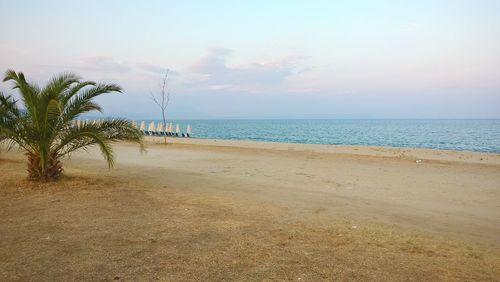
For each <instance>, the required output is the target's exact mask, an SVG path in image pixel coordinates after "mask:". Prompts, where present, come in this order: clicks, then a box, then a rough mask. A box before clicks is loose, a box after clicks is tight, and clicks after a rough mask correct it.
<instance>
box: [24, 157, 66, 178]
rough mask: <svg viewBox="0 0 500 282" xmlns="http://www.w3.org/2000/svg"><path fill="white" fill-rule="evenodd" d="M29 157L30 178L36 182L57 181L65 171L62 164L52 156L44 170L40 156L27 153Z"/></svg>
mask: <svg viewBox="0 0 500 282" xmlns="http://www.w3.org/2000/svg"><path fill="white" fill-rule="evenodd" d="M26 155H27V156H28V178H29V179H31V180H36V181H51V180H57V179H58V178H59V177H60V176H61V173H62V171H63V168H62V163H61V161H60V160H59V158H57V157H56V156H50V157H49V159H48V160H47V164H46V165H45V170H44V169H43V166H42V163H41V159H40V156H39V155H37V154H33V153H26Z"/></svg>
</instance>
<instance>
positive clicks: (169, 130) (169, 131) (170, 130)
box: [168, 123, 173, 134]
mask: <svg viewBox="0 0 500 282" xmlns="http://www.w3.org/2000/svg"><path fill="white" fill-rule="evenodd" d="M172 131H173V129H172V123H169V124H168V133H170V134H172Z"/></svg>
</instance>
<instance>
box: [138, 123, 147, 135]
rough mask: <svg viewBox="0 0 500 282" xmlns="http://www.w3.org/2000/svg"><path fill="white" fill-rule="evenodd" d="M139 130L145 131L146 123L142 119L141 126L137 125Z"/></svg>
mask: <svg viewBox="0 0 500 282" xmlns="http://www.w3.org/2000/svg"><path fill="white" fill-rule="evenodd" d="M139 130H140V131H142V132H144V131H146V123H145V122H144V121H141V126H140V127H139Z"/></svg>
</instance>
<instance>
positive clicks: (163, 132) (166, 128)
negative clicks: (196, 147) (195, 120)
mask: <svg viewBox="0 0 500 282" xmlns="http://www.w3.org/2000/svg"><path fill="white" fill-rule="evenodd" d="M132 125H133V126H134V127H135V128H138V129H139V130H140V131H141V132H143V133H144V135H149V136H173V137H191V125H190V124H188V125H187V127H186V132H185V133H184V132H181V130H180V126H179V124H176V125H175V130H174V124H173V123H167V124H165V125H163V122H158V124H157V125H155V122H154V121H152V122H150V123H149V125H148V127H147V128H146V122H144V121H142V122H141V123H140V125H137V122H135V121H133V122H132Z"/></svg>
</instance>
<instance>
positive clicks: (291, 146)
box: [144, 136, 500, 166]
mask: <svg viewBox="0 0 500 282" xmlns="http://www.w3.org/2000/svg"><path fill="white" fill-rule="evenodd" d="M163 138H164V137H161V136H146V137H145V139H144V140H145V143H146V144H147V145H161V144H162V143H163ZM167 144H173V145H178V146H201V147H213V148H221V149H222V148H235V149H236V148H238V149H248V150H255V149H258V150H262V149H264V150H276V151H287V152H290V151H292V152H297V153H319V154H333V155H345V156H364V157H380V158H397V159H404V160H408V161H418V162H419V163H420V162H421V161H430V162H436V163H463V164H483V165H494V166H496V165H500V153H493V152H477V151H468V150H448V149H431V148H415V147H392V146H365V145H334V144H307V143H284V142H273V141H253V140H228V139H205V138H194V137H191V138H185V137H167ZM146 149H147V148H146Z"/></svg>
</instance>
